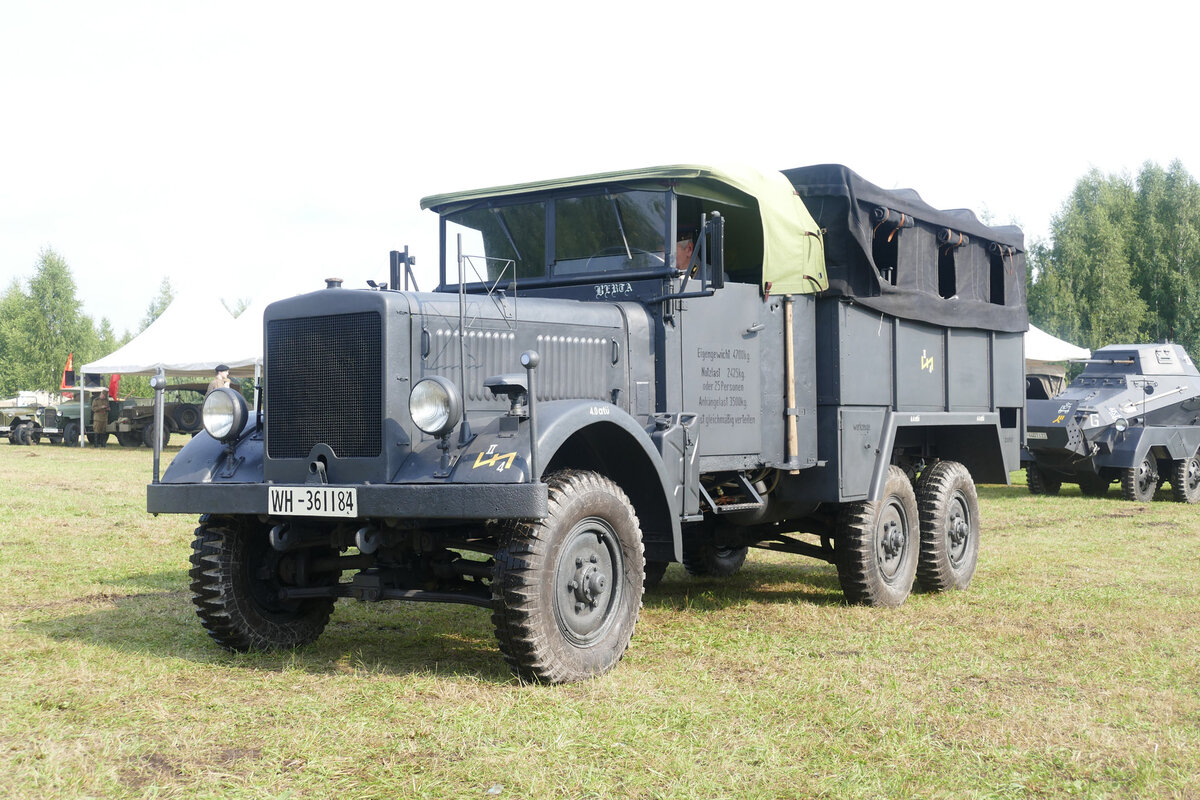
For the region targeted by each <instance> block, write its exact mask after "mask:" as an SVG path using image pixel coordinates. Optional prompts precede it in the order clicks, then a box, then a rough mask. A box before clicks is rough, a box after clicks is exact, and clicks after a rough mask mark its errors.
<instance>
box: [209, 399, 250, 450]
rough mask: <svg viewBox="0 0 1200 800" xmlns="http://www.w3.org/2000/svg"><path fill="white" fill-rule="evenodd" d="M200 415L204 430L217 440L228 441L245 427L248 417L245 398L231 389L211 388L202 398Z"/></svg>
mask: <svg viewBox="0 0 1200 800" xmlns="http://www.w3.org/2000/svg"><path fill="white" fill-rule="evenodd" d="M200 416H201V418H202V419H203V421H204V430H206V431H208V435H209V436H211V437H213V438H214V439H217V440H218V441H222V442H228V441H232V440H233V439H236V438H237V437H238V434H240V433H241V432H242V428H244V427H246V420H247V419H249V417H250V412H249V409H247V408H246V400H245V399H244V398H243V397H242V396H241V394H239V393H238V392H235V391H234V390H233V389H228V388H225V389H213V390H212V391H211V392H209V394H208V397H205V398H204V405H203V406H202V407H201V410H200Z"/></svg>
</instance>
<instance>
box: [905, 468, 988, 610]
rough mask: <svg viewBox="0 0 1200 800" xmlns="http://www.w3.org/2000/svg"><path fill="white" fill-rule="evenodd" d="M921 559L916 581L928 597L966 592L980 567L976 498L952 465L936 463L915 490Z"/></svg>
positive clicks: (963, 475) (968, 475) (961, 472)
mask: <svg viewBox="0 0 1200 800" xmlns="http://www.w3.org/2000/svg"><path fill="white" fill-rule="evenodd" d="M917 508H918V509H919V512H920V516H921V553H920V557H919V558H918V559H917V581H919V582H920V584H921V588H922V589H924V590H925V591H928V592H944V591H947V590H950V589H966V588H967V587H968V586H969V585H970V584H971V578H972V576H974V574H975V565H976V563H978V561H979V493H978V492H977V491H976V490H975V481H974V480H973V479H972V478H971V473H970V472H969V471H968V470H967V468H966V467H964V466H963V465H962V464H960V463H958V462H957V461H939V462H938V463H936V464H934V465H933V466H932V467H930V468H929V469H926V470H925V472H924V473H922V474H921V480H920V481H919V482H918V484H917Z"/></svg>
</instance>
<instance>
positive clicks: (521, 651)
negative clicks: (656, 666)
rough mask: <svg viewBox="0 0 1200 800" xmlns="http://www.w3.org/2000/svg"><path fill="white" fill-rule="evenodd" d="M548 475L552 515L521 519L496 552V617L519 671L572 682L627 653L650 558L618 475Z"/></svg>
mask: <svg viewBox="0 0 1200 800" xmlns="http://www.w3.org/2000/svg"><path fill="white" fill-rule="evenodd" d="M546 482H547V484H548V485H549V497H548V498H547V500H548V502H547V512H546V517H545V518H544V519H542V520H539V521H532V522H521V523H517V524H516V525H514V526H513V527H512V528H511V529H510V530H509V531H508V532H507V533H506V534H505V535H504V537H503V539H502V540H501V543H500V547H499V548H498V550H497V552H496V567H495V577H494V579H493V581H492V606H493V613H492V624H493V625H494V626H495V630H496V639H497V640H498V641H499V643H500V652H501V653H503V654H504V658H505V660H506V661H507V662H508V664H509V666H510V667H511V668H512V670H513V671H514V672H515V673H516V674H517V675H518V676H519V677H520V678H522V679H524V680H528V681H539V682H543V683H567V682H570V681H579V680H584V679H586V678H590V677H593V676H596V675H601V674H603V673H605V672H607V671H609V670H610V669H612V668H613V667H614V666H615V665H616V664H617V662H619V661H620V660H621V658H622V656H624V655H625V650H626V649H627V648H628V647H629V641H630V639H631V638H632V636H633V629H634V627H635V625H636V624H637V618H638V612H639V610H640V609H641V606H642V590H643V581H644V573H643V565H644V564H645V560H644V559H645V556H644V554H643V549H642V537H641V529H640V525H639V523H638V518H637V515H636V514H635V513H634V510H633V506H632V505H631V504H630V502H629V498H628V497H627V496H626V495H625V492H623V491H622V490H621V488H620V487H619V486H617V485H616V484H615V483H613V482H612V481H611V480H609V479H608V478H605V477H603V476H601V475H598V474H596V473H594V472H584V471H575V470H564V471H562V472H558V473H555V474H553V475H551V476H549V478H548V479H547V481H546Z"/></svg>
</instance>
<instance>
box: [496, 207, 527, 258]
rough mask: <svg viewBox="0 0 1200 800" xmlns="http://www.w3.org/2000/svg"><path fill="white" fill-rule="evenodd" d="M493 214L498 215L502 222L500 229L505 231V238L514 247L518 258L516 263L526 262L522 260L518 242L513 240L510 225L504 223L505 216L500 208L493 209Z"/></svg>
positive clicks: (497, 217)
mask: <svg viewBox="0 0 1200 800" xmlns="http://www.w3.org/2000/svg"><path fill="white" fill-rule="evenodd" d="M491 212H492V213H493V214H495V215H496V219H498V220H499V221H500V229H501V230H502V231H504V237H505V238H506V239H508V243H509V244H510V245H512V249H513V254H514V255H515V256H516V259H515V260H516V261H524V260H525V259H523V258H521V250H520V248H518V247H517V243H516V241H515V240H514V239H513V235H512V231H510V230H509V229H508V223H507V222H505V221H504V214H503V213H502V212H501V211H500V209H498V208H493V209H491Z"/></svg>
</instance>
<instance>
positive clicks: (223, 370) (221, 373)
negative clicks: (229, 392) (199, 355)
mask: <svg viewBox="0 0 1200 800" xmlns="http://www.w3.org/2000/svg"><path fill="white" fill-rule="evenodd" d="M231 383H233V381H231V380H229V367H227V366H225V365H224V364H218V365H217V374H216V377H214V378H213V379H212V380H211V381H209V382H208V389H207V390H205V392H204V395H205V397H207V396H208V395H210V394H212V392H213V390H214V389H225V388H228V387H229V385H230V384H231Z"/></svg>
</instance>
